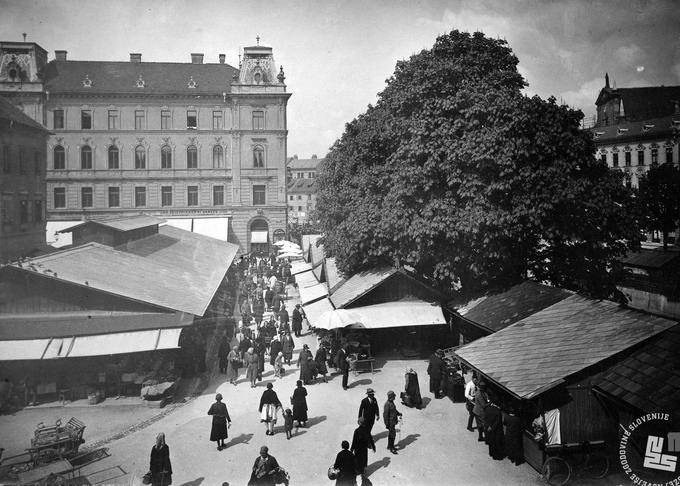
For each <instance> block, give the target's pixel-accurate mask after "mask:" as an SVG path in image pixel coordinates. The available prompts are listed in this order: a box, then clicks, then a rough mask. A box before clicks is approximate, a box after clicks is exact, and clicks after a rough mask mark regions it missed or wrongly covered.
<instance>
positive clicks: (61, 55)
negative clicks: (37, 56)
mask: <svg viewBox="0 0 680 486" xmlns="http://www.w3.org/2000/svg"><path fill="white" fill-rule="evenodd" d="M66 52H67V51H54V59H55V60H57V61H65V60H66Z"/></svg>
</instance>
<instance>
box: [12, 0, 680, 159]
mask: <svg viewBox="0 0 680 486" xmlns="http://www.w3.org/2000/svg"><path fill="white" fill-rule="evenodd" d="M679 7H680V5H679V2H677V1H675V0H627V1H617V0H607V1H598V0H562V1H556V0H555V1H549V0H544V1H539V0H513V1H508V0H472V1H467V0H450V1H443V0H409V1H402V0H392V1H389V0H364V1H358V0H316V1H314V0H285V1H283V0H267V1H264V0H246V1H244V0H241V1H238V2H234V1H231V0H193V1H183V0H135V1H128V0H105V1H102V0H88V1H82V0H78V1H75V0H43V1H39V0H0V39H1V40H6V41H20V40H22V33H26V34H27V35H28V37H27V40H28V41H32V42H36V43H38V44H40V45H41V46H42V47H43V48H44V49H46V50H47V51H48V52H49V59H50V60H52V59H54V51H55V50H66V51H68V58H69V59H72V60H91V61H98V60H100V61H127V60H128V59H129V54H130V53H131V52H141V53H142V60H143V61H156V62H189V61H190V53H192V52H202V53H204V54H205V60H204V62H218V55H219V54H220V53H224V54H226V56H227V61H226V62H227V63H229V64H231V65H233V66H238V54H239V52H240V49H242V47H243V46H249V45H254V44H255V42H256V40H255V38H256V37H257V36H259V37H260V39H261V40H260V43H261V44H262V45H268V46H271V47H272V48H273V52H274V60H275V62H276V63H277V65H282V66H283V68H284V71H285V73H286V84H287V89H288V91H289V92H291V93H292V97H291V98H290V101H289V104H288V129H289V135H288V155H289V156H292V155H294V154H296V155H298V156H299V157H300V158H310V157H311V156H312V155H318V157H323V156H324V155H325V154H326V153H327V151H328V149H329V148H330V147H331V146H332V145H333V142H334V141H335V140H336V139H338V138H339V137H340V136H341V135H342V132H343V131H344V126H345V124H346V123H347V122H349V121H351V120H352V119H354V118H355V117H356V116H358V115H359V114H361V113H363V112H364V111H365V110H366V108H367V106H368V105H369V104H370V103H375V101H376V99H377V95H378V93H379V92H380V91H382V90H383V89H384V87H385V80H386V79H387V78H389V77H390V76H391V74H392V73H393V72H394V67H395V64H396V62H397V61H399V60H403V59H408V58H409V57H410V56H411V55H412V54H415V53H417V52H420V51H421V50H423V49H429V48H431V47H432V45H433V44H434V42H435V39H436V38H437V36H438V35H441V34H446V33H448V32H450V31H451V30H453V29H458V30H461V31H468V32H475V31H482V32H484V33H485V34H486V35H487V36H490V37H494V38H497V37H498V38H502V39H505V40H507V41H508V43H509V46H510V47H511V48H512V50H513V51H514V53H515V55H516V56H517V57H518V59H519V71H520V73H521V74H522V75H523V76H524V78H525V79H526V81H527V82H528V83H529V86H528V88H527V89H526V93H527V94H529V95H539V96H541V97H543V98H547V97H549V96H554V97H555V98H557V100H558V101H563V102H564V103H567V104H569V105H570V106H573V107H574V108H578V109H580V110H582V111H583V112H584V113H585V114H586V117H590V118H592V116H593V114H594V112H595V106H594V102H595V99H596V98H597V95H598V93H599V90H600V89H601V88H602V87H603V85H604V75H605V72H608V73H609V77H610V80H611V82H612V84H613V83H615V84H616V86H617V87H619V88H623V87H634V86H655V85H666V86H671V85H680V8H679Z"/></svg>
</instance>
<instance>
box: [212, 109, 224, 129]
mask: <svg viewBox="0 0 680 486" xmlns="http://www.w3.org/2000/svg"><path fill="white" fill-rule="evenodd" d="M222 128H224V123H222V112H221V111H213V130H222Z"/></svg>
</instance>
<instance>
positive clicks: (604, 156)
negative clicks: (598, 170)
mask: <svg viewBox="0 0 680 486" xmlns="http://www.w3.org/2000/svg"><path fill="white" fill-rule="evenodd" d="M600 161H601V162H602V163H603V164H605V165H607V154H606V153H604V152H603V153H601V154H600Z"/></svg>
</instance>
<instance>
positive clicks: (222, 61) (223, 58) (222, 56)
mask: <svg viewBox="0 0 680 486" xmlns="http://www.w3.org/2000/svg"><path fill="white" fill-rule="evenodd" d="M226 58H227V55H226V54H220V64H224V60H225V59H226Z"/></svg>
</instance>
